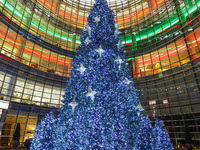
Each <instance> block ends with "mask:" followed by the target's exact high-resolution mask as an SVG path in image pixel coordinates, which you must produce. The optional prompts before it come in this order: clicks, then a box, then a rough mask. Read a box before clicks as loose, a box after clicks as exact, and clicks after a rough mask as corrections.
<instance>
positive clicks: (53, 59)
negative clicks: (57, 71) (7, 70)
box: [0, 33, 70, 64]
mask: <svg viewBox="0 0 200 150" xmlns="http://www.w3.org/2000/svg"><path fill="white" fill-rule="evenodd" d="M0 38H2V39H4V38H5V35H4V34H2V33H0ZM6 40H8V43H10V44H11V45H12V46H13V45H14V44H15V45H16V46H17V47H18V46H19V43H15V42H14V40H12V39H11V38H9V37H8V36H7V37H6ZM16 46H15V47H16ZM17 47H16V48H17ZM24 51H25V52H27V53H29V54H32V52H33V55H34V56H36V57H40V55H41V53H42V52H40V51H38V50H34V51H33V49H31V48H27V47H25V46H24ZM41 58H42V59H45V60H49V54H47V53H44V52H43V53H42V56H41ZM50 60H51V62H55V63H59V64H63V63H65V64H66V63H67V64H69V63H70V62H69V60H68V59H66V60H65V59H64V58H59V57H58V61H56V60H57V57H54V56H52V55H51V57H50Z"/></svg>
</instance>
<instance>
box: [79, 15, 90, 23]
mask: <svg viewBox="0 0 200 150" xmlns="http://www.w3.org/2000/svg"><path fill="white" fill-rule="evenodd" d="M78 21H80V22H85V23H87V22H88V21H87V18H83V17H80V16H79V17H78Z"/></svg>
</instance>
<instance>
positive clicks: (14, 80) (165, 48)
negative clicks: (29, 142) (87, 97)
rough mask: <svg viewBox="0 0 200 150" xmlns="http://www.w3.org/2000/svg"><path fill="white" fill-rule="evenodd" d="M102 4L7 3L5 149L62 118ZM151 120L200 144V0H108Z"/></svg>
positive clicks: (80, 0)
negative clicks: (85, 36) (74, 70)
mask: <svg viewBox="0 0 200 150" xmlns="http://www.w3.org/2000/svg"><path fill="white" fill-rule="evenodd" d="M94 2H95V0H77V1H75V0H18V1H16V0H0V118H1V120H0V138H1V139H0V141H1V142H0V144H1V145H4V144H10V143H11V142H12V135H13V132H14V129H15V126H16V124H17V123H18V122H20V123H21V139H20V142H21V143H23V142H24V141H25V140H26V139H27V138H31V137H33V135H34V132H35V128H36V125H37V123H38V121H39V120H40V119H41V118H43V117H44V115H45V114H46V113H48V112H49V111H53V112H54V114H55V115H56V114H58V111H57V109H58V108H60V107H61V106H62V102H61V100H62V95H63V94H64V89H65V87H66V81H67V80H68V77H69V76H70V74H71V72H70V68H71V65H72V61H73V58H74V57H75V55H76V51H77V49H78V46H80V44H81V42H80V36H81V34H82V30H83V29H84V28H85V26H86V24H87V17H88V15H89V14H90V11H91V9H92V6H93V4H94ZM107 2H108V4H109V7H110V9H111V10H113V13H114V14H115V15H116V18H115V21H116V22H118V24H119V26H120V31H121V32H122V34H121V41H122V43H123V44H124V45H125V47H124V51H125V52H126V56H127V59H128V62H129V67H130V70H131V73H132V76H133V80H134V83H135V86H136V90H137V92H138V93H139V97H140V100H141V103H142V106H143V108H144V109H145V111H144V112H143V113H144V114H146V115H149V116H150V117H151V118H152V122H154V118H155V117H158V118H161V119H163V121H164V123H165V125H166V127H167V130H168V133H169V134H170V137H171V140H172V142H173V143H174V144H179V143H183V142H184V138H185V133H184V127H185V124H188V125H189V128H190V131H191V135H192V139H193V141H194V142H196V143H199V140H200V51H199V49H200V0H123V1H121V0H108V1H107Z"/></svg>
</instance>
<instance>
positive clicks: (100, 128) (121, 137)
mask: <svg viewBox="0 0 200 150" xmlns="http://www.w3.org/2000/svg"><path fill="white" fill-rule="evenodd" d="M119 34H120V31H119V26H118V24H117V23H116V22H115V21H114V15H113V14H112V11H111V10H110V9H109V7H108V4H107V2H106V1H105V0H96V2H95V4H94V7H93V9H92V11H91V13H90V15H89V17H88V24H87V26H86V27H85V29H84V30H83V36H82V37H81V42H82V44H81V46H80V47H79V49H78V51H77V54H76V57H75V59H74V61H73V67H72V69H71V71H72V75H71V76H70V80H69V81H68V83H67V87H66V89H65V90H66V93H65V95H64V100H63V103H64V105H63V107H62V108H61V110H60V114H59V116H58V118H57V127H56V129H55V130H54V131H55V132H56V135H55V139H54V141H53V143H54V147H53V148H52V147H50V148H49V149H54V150H67V149H72V150H99V149H105V150H148V149H149V150H151V149H153V148H152V147H153V144H154V143H155V141H154V138H152V127H151V124H150V120H149V118H148V117H146V116H143V115H142V114H141V111H143V108H142V106H141V104H140V101H139V99H138V96H137V93H136V92H135V88H134V83H133V82H132V78H131V74H130V71H129V68H128V64H127V60H126V58H125V53H124V52H123V49H122V47H123V46H122V44H121V40H120V36H119ZM35 142H36V140H35Z"/></svg>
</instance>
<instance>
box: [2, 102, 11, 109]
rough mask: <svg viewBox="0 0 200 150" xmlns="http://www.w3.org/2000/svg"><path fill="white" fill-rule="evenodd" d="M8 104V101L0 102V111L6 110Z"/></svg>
mask: <svg viewBox="0 0 200 150" xmlns="http://www.w3.org/2000/svg"><path fill="white" fill-rule="evenodd" d="M9 104H10V102H9V101H4V100H0V109H8V106H9Z"/></svg>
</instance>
